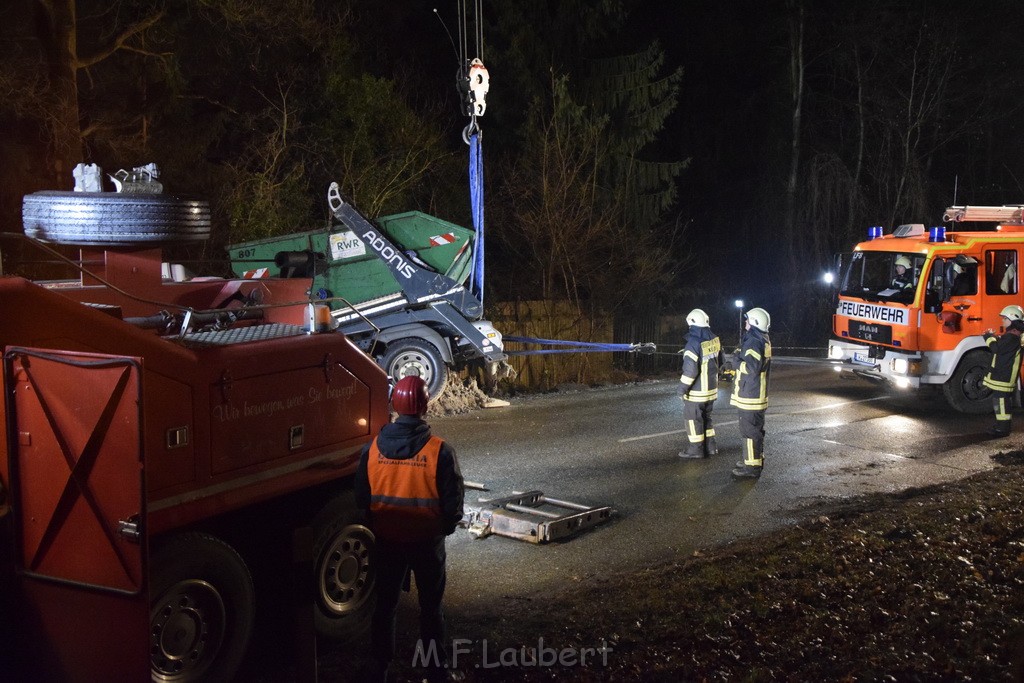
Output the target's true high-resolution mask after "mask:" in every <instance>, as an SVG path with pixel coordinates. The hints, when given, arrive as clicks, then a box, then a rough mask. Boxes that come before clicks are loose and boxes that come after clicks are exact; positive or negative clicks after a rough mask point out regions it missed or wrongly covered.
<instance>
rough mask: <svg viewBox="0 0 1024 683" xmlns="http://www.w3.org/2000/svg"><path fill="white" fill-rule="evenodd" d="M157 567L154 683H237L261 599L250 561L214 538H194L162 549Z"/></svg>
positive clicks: (153, 577) (153, 578) (155, 557)
mask: <svg viewBox="0 0 1024 683" xmlns="http://www.w3.org/2000/svg"><path fill="white" fill-rule="evenodd" d="M150 567H151V569H150V598H151V602H150V608H149V625H150V630H149V631H150V636H149V637H150V661H151V667H152V672H153V680H154V681H175V682H178V683H186V682H188V683H191V682H194V681H229V680H231V679H232V678H233V677H234V675H235V673H236V671H237V670H238V667H239V665H240V664H241V662H242V657H243V656H244V655H245V650H246V647H247V646H248V644H249V636H250V635H251V634H252V626H253V615H254V604H255V596H254V591H253V585H252V577H251V576H250V574H249V569H248V568H247V567H246V566H245V561H244V560H242V558H241V556H239V554H238V553H237V552H235V550H234V549H233V548H232V547H231V546H229V545H227V544H226V543H224V542H223V541H221V540H219V539H217V538H214V537H213V536H209V535H207V534H201V533H186V534H180V535H176V536H172V537H170V538H168V539H165V540H164V541H162V542H160V544H159V545H158V546H157V547H156V548H155V549H154V551H153V553H152V555H151V558H150ZM154 596H155V597H154Z"/></svg>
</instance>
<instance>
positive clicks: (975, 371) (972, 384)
mask: <svg viewBox="0 0 1024 683" xmlns="http://www.w3.org/2000/svg"><path fill="white" fill-rule="evenodd" d="M987 374H988V368H987V367H986V366H982V365H976V366H974V367H973V368H971V369H970V370H968V371H967V372H966V373H964V381H963V383H962V385H961V388H962V390H963V392H964V396H965V397H967V399H968V400H970V401H982V400H984V399H986V398H988V396H989V395H990V394H991V393H992V392H991V390H990V389H989V388H988V387H986V386H985V384H984V380H985V375H987Z"/></svg>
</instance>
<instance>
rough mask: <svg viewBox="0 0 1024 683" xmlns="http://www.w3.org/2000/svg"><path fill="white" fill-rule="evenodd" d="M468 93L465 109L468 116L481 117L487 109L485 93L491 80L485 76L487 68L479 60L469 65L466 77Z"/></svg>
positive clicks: (489, 86)
mask: <svg viewBox="0 0 1024 683" xmlns="http://www.w3.org/2000/svg"><path fill="white" fill-rule="evenodd" d="M466 78H467V80H468V81H469V82H468V91H467V93H466V109H467V114H469V115H470V116H483V115H484V110H485V109H486V108H487V91H488V90H490V88H491V78H490V76H489V75H488V74H487V67H485V66H484V63H483V62H481V61H480V59H479V58H476V59H474V60H473V61H472V62H470V63H469V72H468V74H467V76H466Z"/></svg>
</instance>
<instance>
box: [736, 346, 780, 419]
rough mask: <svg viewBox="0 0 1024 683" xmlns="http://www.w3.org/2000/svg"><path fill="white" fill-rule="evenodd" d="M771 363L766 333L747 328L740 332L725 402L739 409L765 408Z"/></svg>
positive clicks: (770, 348) (770, 349)
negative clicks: (740, 338)
mask: <svg viewBox="0 0 1024 683" xmlns="http://www.w3.org/2000/svg"><path fill="white" fill-rule="evenodd" d="M771 364H772V343H771V341H770V340H769V339H768V335H767V334H765V333H764V332H762V331H761V330H759V329H757V328H755V327H751V328H750V329H749V330H747V332H746V333H745V334H744V335H743V346H742V347H741V348H740V351H739V355H738V356H737V357H736V366H737V367H736V379H735V381H734V382H733V390H732V398H731V399H730V400H729V403H731V404H732V405H734V406H736V407H737V408H739V409H740V410H765V409H767V408H768V374H769V372H770V371H771Z"/></svg>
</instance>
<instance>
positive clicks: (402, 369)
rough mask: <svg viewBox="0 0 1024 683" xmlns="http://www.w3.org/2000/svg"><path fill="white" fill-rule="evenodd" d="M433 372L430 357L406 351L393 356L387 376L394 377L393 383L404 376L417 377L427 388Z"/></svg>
mask: <svg viewBox="0 0 1024 683" xmlns="http://www.w3.org/2000/svg"><path fill="white" fill-rule="evenodd" d="M435 370H436V369H435V368H434V363H433V362H432V361H431V358H430V356H428V355H427V354H425V353H423V352H422V351H417V350H416V349H408V350H406V351H403V352H402V353H400V354H398V355H397V356H395V359H394V360H393V361H391V367H390V368H388V374H389V375H391V376H392V377H394V378H395V381H398V380H400V379H402V378H403V377H405V376H406V375H418V376H419V377H420V379H422V380H423V381H424V382H425V383H426V384H427V386H428V387H429V386H430V385H431V384H432V383H433V381H434V372H435Z"/></svg>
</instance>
